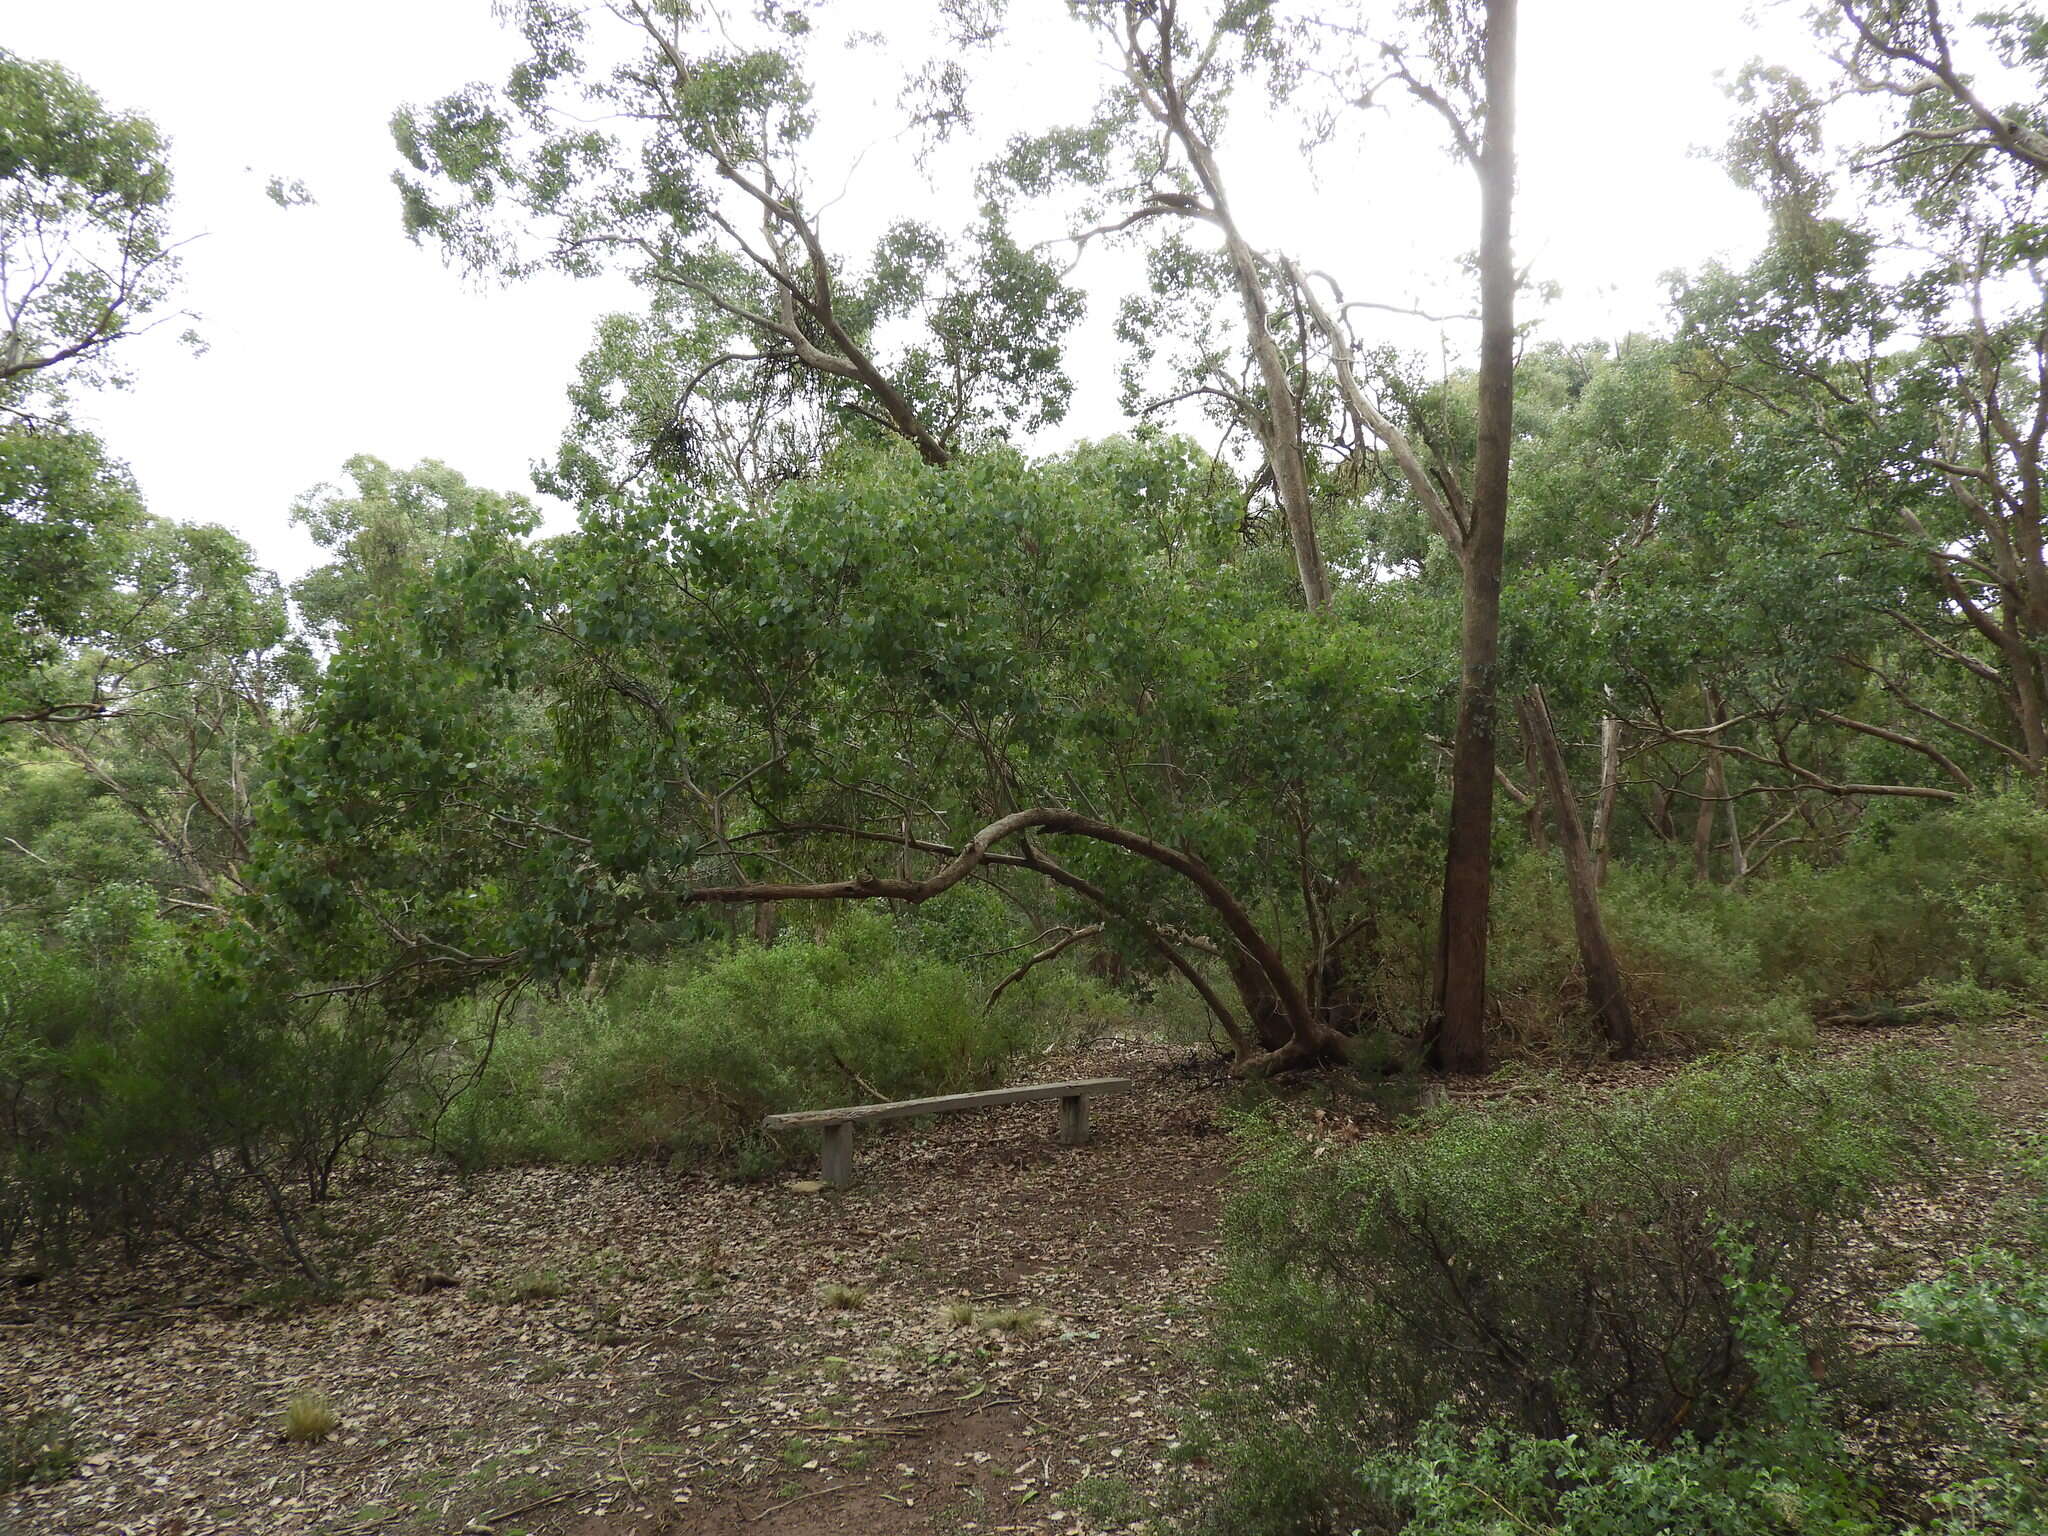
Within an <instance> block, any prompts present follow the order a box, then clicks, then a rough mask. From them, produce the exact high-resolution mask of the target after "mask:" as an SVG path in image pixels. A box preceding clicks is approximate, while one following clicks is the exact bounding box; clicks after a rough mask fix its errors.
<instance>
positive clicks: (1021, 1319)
mask: <svg viewBox="0 0 2048 1536" xmlns="http://www.w3.org/2000/svg"><path fill="white" fill-rule="evenodd" d="M981 1322H982V1324H983V1326H985V1327H987V1328H990V1329H992V1330H994V1331H995V1332H997V1333H1007V1334H1009V1335H1011V1336H1012V1337H1013V1338H1018V1337H1023V1336H1026V1335H1029V1334H1034V1333H1036V1332H1038V1330H1039V1329H1040V1328H1043V1327H1044V1326H1045V1314H1044V1313H1043V1312H1041V1311H1039V1310H1038V1308H1036V1307H1003V1308H1000V1309H998V1310H997V1311H994V1312H984V1313H982V1314H981Z"/></svg>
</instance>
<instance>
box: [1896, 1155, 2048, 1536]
mask: <svg viewBox="0 0 2048 1536" xmlns="http://www.w3.org/2000/svg"><path fill="white" fill-rule="evenodd" d="M2016 1198H2017V1203H2018V1204H2019V1207H2020V1210H2019V1212H2018V1220H2017V1222H2015V1223H2014V1231H2013V1232H2012V1233H2011V1235H2010V1236H2009V1237H2008V1238H2007V1239H2006V1240H2004V1241H2001V1242H1996V1243H1990V1244H1986V1245H1985V1246H1983V1247H1980V1248H1978V1249H1976V1250H1975V1251H1973V1252H1971V1253H1969V1254H1966V1255H1964V1256H1963V1257H1962V1258H1959V1259H1957V1260H1955V1261H1953V1262H1952V1263H1950V1264H1949V1265H1948V1266H1947V1268H1946V1269H1944V1270H1943V1272H1942V1273H1941V1274H1939V1275H1937V1276H1935V1277H1934V1278H1932V1279H1929V1280H1923V1281H1919V1282H1917V1283H1915V1284H1913V1285H1909V1286H1907V1287H1905V1289H1903V1290H1901V1291H1900V1292H1899V1293H1898V1294H1897V1295H1895V1296H1893V1297H1892V1298H1891V1300H1890V1303H1889V1309H1890V1310H1891V1311H1892V1312H1893V1313H1894V1314H1895V1315H1896V1316H1898V1317H1899V1318H1900V1319H1902V1320H1903V1321H1904V1322H1905V1323H1906V1324H1908V1325H1909V1326H1910V1327H1912V1328H1913V1329H1914V1330H1915V1331H1916V1332H1917V1333H1918V1334H1919V1336H1920V1338H1921V1339H1922V1340H1923V1341H1924V1344H1925V1346H1926V1348H1927V1349H1928V1350H1929V1351H1930V1352H1932V1353H1933V1354H1935V1355H1936V1356H1937V1359H1938V1361H1939V1363H1940V1364H1942V1365H1944V1366H1946V1367H1947V1374H1948V1376H1949V1378H1950V1379H1951V1380H1953V1381H1954V1382H1956V1383H1957V1385H1958V1386H1959V1388H1960V1390H1959V1391H1957V1392H1956V1393H1954V1394H1953V1396H1954V1404H1953V1409H1952V1412H1951V1414H1950V1422H1949V1425H1948V1428H1949V1432H1950V1437H1951V1439H1952V1441H1953V1443H1954V1444H1955V1445H1956V1446H1957V1447H1958V1449H1959V1452H1960V1453H1961V1455H1962V1457H1963V1458H1965V1459H1966V1460H1967V1462H1968V1465H1967V1466H1966V1467H1965V1469H1964V1475H1963V1476H1960V1477H1958V1478H1956V1479H1955V1480H1954V1481H1953V1482H1952V1483H1951V1484H1950V1485H1949V1486H1948V1487H1946V1488H1944V1489H1942V1490H1940V1491H1939V1492H1937V1493H1936V1494H1935V1495H1934V1498H1933V1502H1934V1504H1935V1506H1936V1508H1937V1510H1938V1511H1939V1513H1938V1516H1937V1518H1936V1519H1935V1521H1934V1522H1933V1525H1932V1530H1933V1531H1934V1533H1935V1536H1978V1533H1982V1536H1993V1533H1998V1532H2009V1533H2013V1536H2048V1149H2043V1148H2037V1149H2036V1150H2035V1153H2034V1156H2033V1158H2032V1159H2031V1162H2030V1164H2029V1166H2028V1167H2027V1169H2026V1176H2025V1177H2024V1178H2023V1179H2022V1180H2021V1181H2020V1183H2019V1187H2018V1193H2017V1197H2016Z"/></svg>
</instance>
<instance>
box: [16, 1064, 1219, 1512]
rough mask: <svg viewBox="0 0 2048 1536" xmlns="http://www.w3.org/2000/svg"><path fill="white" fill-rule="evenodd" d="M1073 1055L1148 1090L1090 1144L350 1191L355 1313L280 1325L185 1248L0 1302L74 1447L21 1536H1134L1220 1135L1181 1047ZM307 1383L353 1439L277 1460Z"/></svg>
mask: <svg viewBox="0 0 2048 1536" xmlns="http://www.w3.org/2000/svg"><path fill="white" fill-rule="evenodd" d="M1083 1067H1085V1068H1086V1069H1087V1070H1088V1071H1097V1070H1101V1071H1107V1070H1112V1069H1113V1070H1116V1071H1119V1072H1125V1073H1127V1074H1128V1075H1131V1076H1133V1077H1135V1078H1137V1079H1138V1080H1139V1091H1138V1092H1136V1093H1133V1094H1131V1095H1129V1096H1127V1097H1124V1098H1118V1099H1110V1100H1103V1101H1100V1102H1099V1103H1098V1105H1097V1110H1096V1136H1095V1140H1094V1142H1093V1143H1092V1144H1091V1145H1089V1146H1087V1147H1085V1148H1079V1149H1072V1150H1069V1149H1064V1148H1061V1147H1058V1146H1057V1145H1055V1144H1054V1142H1053V1135H1052V1133H1053V1128H1054V1121H1055V1118H1056V1117H1055V1115H1054V1113H1053V1107H1052V1106H1048V1105H1045V1104H1035V1105H1024V1106H1019V1107H1017V1108H1013V1109H1003V1110H992V1111H986V1112H978V1113H974V1114H967V1115H956V1116H950V1117H947V1118H945V1119H942V1120H938V1121H934V1122H931V1123H929V1124H928V1125H926V1126H925V1127H923V1128H920V1129H916V1130H912V1131H909V1132H907V1133H904V1134H896V1135H884V1136H864V1137H863V1139H862V1142H861V1146H860V1149H859V1153H858V1160H857V1163H856V1168H857V1172H858V1174H859V1182H858V1183H857V1184H856V1185H855V1187H854V1188H853V1189H852V1190H850V1191H848V1192H846V1193H845V1194H844V1195H837V1194H833V1193H829V1192H827V1193H808V1192H802V1191H798V1190H793V1189H791V1188H789V1187H788V1184H787V1182H779V1183H774V1184H767V1185H756V1186H751V1187H734V1186H730V1185H726V1184H721V1183H719V1182H716V1181H714V1180H711V1179H707V1178H704V1177H700V1176H696V1175H690V1176H678V1175H674V1174H670V1173H667V1172H664V1171H662V1170H660V1169H658V1168H652V1167H638V1168H624V1169H529V1170H513V1171H508V1172H503V1173H497V1174H488V1175H483V1176H479V1177H478V1178H476V1179H475V1180H473V1181H472V1182H470V1183H469V1184H468V1185H466V1186H465V1185H464V1184H463V1183H462V1182H461V1181H460V1180H459V1179H457V1178H455V1177H454V1176H453V1175H451V1174H447V1173H443V1172H439V1171H434V1170H429V1169H425V1168H419V1167H409V1168H388V1167H387V1168H384V1169H382V1170H380V1171H379V1172H378V1173H377V1175H376V1182H375V1183H373V1184H372V1185H370V1186H369V1187H367V1188H362V1187H359V1188H355V1189H352V1190H350V1191H349V1192H348V1194H347V1195H346V1197H345V1198H346V1199H347V1201H348V1202H349V1203H350V1204H351V1205H355V1206H367V1207H368V1208H369V1209H371V1210H372V1211H373V1212H374V1213H375V1216H376V1219H377V1220H378V1221H380V1222H381V1223H383V1224H385V1225H386V1226H387V1227H388V1228H389V1231H388V1235H386V1236H384V1237H383V1238H381V1239H380V1240H379V1241H378V1242H377V1243H376V1244H374V1245H373V1246H372V1247H371V1248H370V1249H369V1250H368V1251H367V1252H366V1253H365V1254H364V1255H363V1256H362V1259H361V1264H362V1267H363V1271H364V1273H365V1275H366V1277H367V1279H368V1281H369V1284H368V1285H367V1287H366V1289H365V1291H364V1292H363V1293H362V1294H359V1295H356V1296H354V1297H352V1298H351V1299H349V1300H347V1301H345V1302H342V1303H340V1304H337V1305H332V1306H322V1307H314V1308H312V1309H310V1310H302V1311H298V1312H296V1313H294V1314H291V1315H286V1316H270V1315H266V1314H265V1313H264V1312H263V1311H262V1310H261V1309H260V1308H252V1307H249V1306H247V1305H239V1306H238V1305H237V1304H236V1302H237V1297H238V1296H239V1295H244V1294H246V1288H247V1285H248V1282H247V1281H246V1280H244V1281H239V1282H237V1281H235V1280H233V1279H231V1278H230V1277H225V1276H222V1275H220V1274H218V1273H214V1272H209V1271H208V1270H207V1269H206V1268H204V1267H202V1266H201V1265H199V1264H198V1263H197V1262H196V1261H194V1260H191V1259H189V1258H178V1259H174V1260H172V1261H169V1262H166V1263H162V1264H157V1265H153V1266H151V1267H149V1268H147V1269H145V1270H143V1271H141V1272H139V1273H138V1272H135V1271H128V1270H122V1269H119V1268H106V1269H88V1270H86V1271H84V1272H81V1273H77V1274H71V1275H62V1276H56V1277H52V1278H50V1279H48V1280H46V1281H44V1282H42V1283H40V1284H38V1285H36V1286H34V1287H32V1288H27V1289H20V1290H17V1291H16V1292H15V1293H14V1294H13V1295H12V1296H11V1297H8V1296H0V1401H4V1402H5V1403H6V1404H7V1405H8V1406H9V1407H10V1408H20V1407H37V1406H45V1405H62V1406H67V1407H69V1408H70V1409H71V1410H72V1411H73V1412H74V1413H75V1414H76V1416H77V1418H78V1420H79V1422H80V1424H81V1425H82V1426H83V1427H84V1429H85V1431H86V1434H87V1439H88V1449H89V1451H90V1452H91V1457H90V1461H89V1463H88V1469H87V1475H86V1476H84V1477H82V1478H73V1479H71V1480H69V1481H66V1482H63V1483H59V1484H56V1485H54V1486H50V1487H45V1488H39V1489H31V1490H28V1491H27V1492H25V1493H21V1494H17V1495H15V1496H13V1497H12V1498H11V1499H0V1530H8V1531H10V1532H12V1531H19V1532H21V1533H22V1536H29V1533H36V1536H42V1533H45V1532H47V1533H51V1536H58V1533H85V1532H94V1533H100V1532H107V1533H112V1532H137V1533H150V1536H211V1533H226V1532H279V1533H292V1532H307V1533H322V1536H341V1533H344V1532H346V1533H352V1536H353V1533H361V1536H370V1533H373V1532H374V1533H378V1536H386V1533H388V1536H411V1533H426V1532H454V1531H461V1530H463V1529H465V1528H472V1522H478V1523H481V1522H482V1521H484V1520H490V1519H491V1517H493V1516H496V1517H498V1518H497V1519H495V1520H492V1523H491V1525H490V1527H489V1528H490V1529H492V1530H495V1531H498V1532H514V1531H528V1532H574V1533H579V1536H625V1533H628V1532H631V1533H636V1536H638V1533H652V1532H662V1533H677V1536H697V1533H708V1532H724V1531H748V1532H759V1533H762V1536H771V1533H798V1532H803V1533H810V1532H828V1531H830V1532H837V1531H846V1532H853V1531H860V1532H883V1531H886V1532H895V1531H901V1532H906V1533H911V1532H946V1533H953V1532H970V1531H987V1532H994V1531H1069V1532H1072V1531H1091V1530H1114V1529H1118V1528H1119V1527H1120V1526H1121V1525H1122V1524H1124V1523H1126V1521H1127V1520H1128V1519H1130V1518H1132V1516H1131V1515H1129V1514H1126V1513H1125V1512H1124V1506H1126V1505H1134V1496H1135V1492H1136V1490H1138V1489H1142V1488H1143V1487H1145V1486H1146V1485H1148V1484H1151V1483H1154V1482H1155V1481H1156V1480H1157V1478H1158V1476H1159V1475H1160V1472H1161V1470H1162V1467H1161V1462H1162V1457H1163V1454H1164V1452H1165V1450H1166V1447H1167V1446H1168V1444H1169V1443H1170V1441H1171V1439H1172V1436H1173V1426H1174V1423H1175V1420H1176V1417H1177V1415H1178V1414H1179V1412H1180V1411H1181V1409H1182V1408H1183V1407H1184V1406H1185V1404H1186V1401H1187V1396H1188V1390H1189V1383H1188V1381H1187V1379H1186V1373H1185V1367H1184V1365H1183V1364H1182V1362H1181V1360H1180V1359H1179V1355H1180V1353H1181V1352H1182V1351H1183V1350H1184V1349H1185V1348H1186V1346H1187V1345H1188V1343H1189V1342H1190V1340H1191V1339H1192V1337H1193V1331H1194V1325H1195V1321H1196V1313H1197V1309H1198V1306H1199V1303H1200V1301H1201V1298H1202V1295H1203V1293H1204V1291H1205V1289H1206V1287H1207V1284H1208V1282H1209V1279H1210V1277H1211V1266H1212V1262H1213V1248H1214V1244H1213V1228H1214V1224H1215V1220H1216V1214H1217V1207H1218V1195H1219V1187H1220V1183H1221V1176H1222V1172H1223V1167H1224V1162H1225V1145H1226V1144H1225V1142H1224V1140H1223V1139H1222V1138H1221V1136H1220V1134H1219V1132H1220V1127H1219V1125H1218V1123H1217V1121H1216V1119H1215V1113H1214V1111H1215V1104H1216V1080H1215V1075H1214V1073H1213V1072H1212V1071H1209V1070H1206V1069H1203V1068H1201V1067H1200V1066H1199V1064H1197V1063H1194V1062H1192V1061H1191V1059H1190V1054H1189V1052H1187V1051H1186V1050H1185V1049H1180V1050H1170V1049H1165V1048H1152V1047H1122V1048H1113V1049H1107V1050H1097V1051H1092V1052H1088V1053H1085V1054H1082V1055H1078V1056H1061V1057H1058V1058H1053V1059H1050V1060H1048V1061H1046V1062H1045V1063H1043V1064H1042V1068H1040V1067H1034V1068H1032V1069H1031V1076H1033V1077H1064V1076H1072V1075H1083V1072H1082V1068H1083ZM832 1286H843V1287H847V1288H849V1289H850V1290H854V1291H857V1292H859V1293H860V1297H859V1301H860V1304H859V1305H857V1306H852V1307H845V1308H835V1307H832V1306H829V1305H827V1303H826V1301H825V1300H824V1299H823V1298H822V1296H821V1293H822V1292H824V1291H825V1290H826V1288H828V1287H832ZM842 1299H846V1300H851V1299H854V1298H851V1297H847V1298H842ZM961 1303H964V1304H965V1306H966V1307H971V1308H972V1309H973V1310H974V1313H975V1319H974V1321H973V1322H971V1323H969V1322H966V1321H964V1320H963V1316H962V1313H961V1311H960V1310H959V1309H958V1304H961ZM308 1388H310V1389H318V1390H322V1391H325V1392H326V1393H328V1394H329V1395H330V1397H331V1398H332V1400H333V1402H334V1405H335V1407H336V1409H337V1410H338V1411H339V1413H340V1414H341V1417H342V1420H343V1423H342V1426H341V1429H340V1431H339V1432H338V1434H337V1435H336V1436H335V1437H334V1438H333V1439H331V1440H329V1441H328V1442H327V1443H325V1444H324V1445H320V1446H316V1447H299V1446H292V1445H287V1444H285V1443H284V1442H283V1441H282V1439H281V1437H280V1435H279V1433H278V1427H279V1424H280V1422H281V1413H282V1410H283V1407H284V1404H285V1403H286V1401H287V1400H288V1399H289V1398H290V1397H291V1396H292V1394H293V1393H294V1392H296V1391H299V1390H301V1389H308ZM1083 1484H1085V1487H1084V1489H1083V1493H1084V1497H1083V1499H1082V1500H1081V1501H1080V1502H1081V1503H1082V1504H1084V1505H1086V1506H1087V1509H1088V1511H1090V1512H1087V1513H1083V1512H1082V1511H1080V1510H1063V1509H1061V1508H1059V1507H1058V1506H1059V1504H1061V1503H1062V1502H1065V1503H1068V1504H1071V1503H1073V1501H1072V1500H1071V1499H1068V1500H1059V1499H1056V1498H1055V1497H1054V1493H1055V1491H1056V1490H1072V1489H1074V1488H1075V1487H1076V1486H1077V1485H1083ZM1086 1495H1092V1497H1087V1496H1086ZM543 1501H546V1502H543ZM513 1511H522V1512H519V1513H512V1512H513ZM9 1522H12V1523H11V1524H10V1523H9Z"/></svg>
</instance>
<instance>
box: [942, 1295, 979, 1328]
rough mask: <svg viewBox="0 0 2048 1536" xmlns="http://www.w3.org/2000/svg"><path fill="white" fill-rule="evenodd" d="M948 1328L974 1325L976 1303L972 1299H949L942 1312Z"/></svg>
mask: <svg viewBox="0 0 2048 1536" xmlns="http://www.w3.org/2000/svg"><path fill="white" fill-rule="evenodd" d="M940 1315H941V1316H942V1317H943V1318H944V1319H945V1322H946V1326H947V1327H948V1328H972V1327H973V1326H974V1318H975V1313H974V1303H973V1302H971V1301H949V1302H947V1303H946V1306H945V1310H944V1311H943V1312H942V1313H941V1314H940Z"/></svg>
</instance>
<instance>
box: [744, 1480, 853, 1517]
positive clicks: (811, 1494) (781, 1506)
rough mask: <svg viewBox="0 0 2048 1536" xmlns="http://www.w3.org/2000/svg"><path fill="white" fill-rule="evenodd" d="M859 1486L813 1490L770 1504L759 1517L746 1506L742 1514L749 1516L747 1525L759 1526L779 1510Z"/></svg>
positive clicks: (846, 1484)
mask: <svg viewBox="0 0 2048 1536" xmlns="http://www.w3.org/2000/svg"><path fill="white" fill-rule="evenodd" d="M859 1486H860V1484H859V1483H834V1484H833V1485H832V1486H831V1487H830V1488H813V1489H812V1490H811V1491H810V1492H809V1493H800V1494H798V1495H797V1496H796V1497H795V1498H793V1499H784V1500H783V1501H782V1502H781V1503H780V1504H770V1505H769V1506H768V1507H767V1508H766V1509H764V1510H762V1511H761V1513H759V1514H758V1515H747V1511H746V1508H745V1506H744V1505H742V1506H741V1508H740V1513H741V1514H743V1515H747V1524H749V1525H758V1524H759V1523H760V1522H761V1521H763V1520H766V1519H767V1518H768V1517H769V1516H770V1515H772V1514H774V1513H775V1512H776V1511H777V1510H781V1509H787V1508H789V1506H790V1505H792V1504H801V1503H803V1501H804V1500H805V1499H815V1498H817V1497H819V1496H820V1495H821V1494H827V1493H844V1492H845V1491H846V1490H847V1489H849V1488H858V1487H859Z"/></svg>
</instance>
